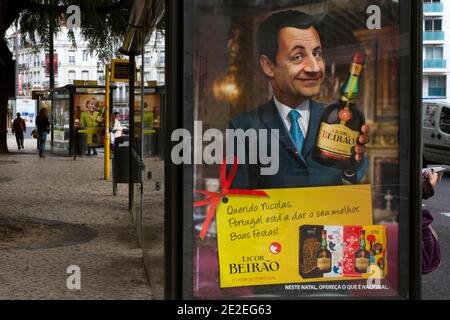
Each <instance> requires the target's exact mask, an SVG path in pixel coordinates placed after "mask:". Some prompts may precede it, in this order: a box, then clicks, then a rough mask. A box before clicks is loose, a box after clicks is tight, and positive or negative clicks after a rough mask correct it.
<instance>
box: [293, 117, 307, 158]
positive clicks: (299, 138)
mask: <svg viewBox="0 0 450 320" xmlns="http://www.w3.org/2000/svg"><path fill="white" fill-rule="evenodd" d="M298 117H300V113H299V112H298V111H297V110H291V111H290V112H289V119H291V130H290V131H291V136H292V139H293V140H294V144H295V146H296V147H297V150H298V152H300V154H301V153H302V149H303V142H304V141H305V138H304V137H303V133H302V130H301V129H300V126H299V125H298V121H297V120H298Z"/></svg>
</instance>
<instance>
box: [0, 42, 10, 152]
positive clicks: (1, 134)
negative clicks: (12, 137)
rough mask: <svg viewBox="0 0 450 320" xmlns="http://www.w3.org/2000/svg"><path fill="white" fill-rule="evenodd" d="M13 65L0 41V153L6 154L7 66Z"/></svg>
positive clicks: (7, 50)
mask: <svg viewBox="0 0 450 320" xmlns="http://www.w3.org/2000/svg"><path fill="white" fill-rule="evenodd" d="M12 63H13V60H12V54H11V52H10V51H9V49H8V47H7V46H6V43H5V41H4V40H3V39H2V40H0V68H1V69H2V72H0V153H8V144H7V133H8V128H7V126H6V125H7V121H8V98H9V91H10V90H9V89H10V88H9V86H10V81H9V77H11V75H10V70H11V68H9V66H10V65H11V64H12Z"/></svg>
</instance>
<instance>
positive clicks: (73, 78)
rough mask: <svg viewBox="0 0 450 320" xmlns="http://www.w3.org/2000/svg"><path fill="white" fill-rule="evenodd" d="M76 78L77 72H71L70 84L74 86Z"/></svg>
mask: <svg viewBox="0 0 450 320" xmlns="http://www.w3.org/2000/svg"><path fill="white" fill-rule="evenodd" d="M75 77H76V73H75V71H73V70H71V71H69V84H73V81H74V80H75Z"/></svg>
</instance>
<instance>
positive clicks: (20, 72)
mask: <svg viewBox="0 0 450 320" xmlns="http://www.w3.org/2000/svg"><path fill="white" fill-rule="evenodd" d="M67 32H68V30H67V28H62V29H61V31H60V32H59V33H57V34H55V36H54V56H55V57H54V71H55V87H61V86H65V85H67V84H72V83H73V81H74V80H99V81H103V80H104V66H103V65H102V64H101V63H100V62H99V60H98V57H97V56H96V55H95V54H91V53H90V52H89V49H88V43H87V41H84V40H83V39H82V37H81V36H80V32H79V31H78V30H75V31H74V33H75V39H76V44H77V47H76V48H74V47H72V42H71V41H70V40H69V37H68V35H67ZM21 37H22V35H21V34H20V31H19V32H16V30H14V29H10V30H9V31H8V33H7V39H8V44H9V48H10V50H11V52H12V53H13V58H14V59H15V60H16V63H17V70H16V74H17V79H16V88H17V90H16V96H18V97H21V96H25V97H26V96H28V97H29V96H31V91H32V90H47V89H49V87H50V75H49V72H48V70H49V63H50V62H49V58H48V50H46V49H44V48H42V49H40V50H38V51H35V50H33V48H32V47H31V46H27V45H23V44H22V41H21Z"/></svg>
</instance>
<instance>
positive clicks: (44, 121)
mask: <svg viewBox="0 0 450 320" xmlns="http://www.w3.org/2000/svg"><path fill="white" fill-rule="evenodd" d="M36 126H37V131H38V135H39V137H38V149H39V158H44V157H45V156H44V152H45V142H46V141H47V134H48V133H49V131H50V121H48V117H47V109H45V108H44V109H41V110H40V111H39V115H38V116H37V117H36Z"/></svg>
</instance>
